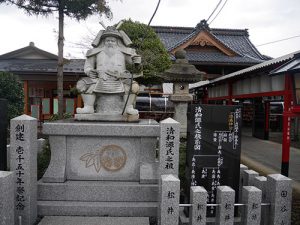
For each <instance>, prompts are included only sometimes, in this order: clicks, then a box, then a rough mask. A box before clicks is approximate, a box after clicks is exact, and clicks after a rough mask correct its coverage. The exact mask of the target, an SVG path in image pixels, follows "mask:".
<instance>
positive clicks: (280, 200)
mask: <svg viewBox="0 0 300 225" xmlns="http://www.w3.org/2000/svg"><path fill="white" fill-rule="evenodd" d="M266 188H267V190H268V191H267V202H270V203H271V207H270V215H269V218H270V223H269V224H270V225H289V224H291V208H292V180H291V179H290V178H288V177H285V176H283V175H281V174H272V175H269V176H268V177H267V187H266Z"/></svg>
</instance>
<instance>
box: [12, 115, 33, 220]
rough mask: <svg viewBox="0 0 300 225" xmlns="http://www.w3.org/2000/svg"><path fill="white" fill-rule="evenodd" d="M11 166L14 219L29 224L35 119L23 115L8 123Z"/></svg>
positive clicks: (31, 213)
mask: <svg viewBox="0 0 300 225" xmlns="http://www.w3.org/2000/svg"><path fill="white" fill-rule="evenodd" d="M10 127H11V131H10V153H11V154H10V168H11V171H14V172H15V181H14V183H15V195H16V198H15V220H16V221H19V217H21V220H22V225H32V224H33V223H34V222H35V221H36V217H37V202H36V201H37V120H36V119H35V118H33V117H30V116H27V115H22V116H19V117H16V118H14V119H12V120H11V122H10Z"/></svg>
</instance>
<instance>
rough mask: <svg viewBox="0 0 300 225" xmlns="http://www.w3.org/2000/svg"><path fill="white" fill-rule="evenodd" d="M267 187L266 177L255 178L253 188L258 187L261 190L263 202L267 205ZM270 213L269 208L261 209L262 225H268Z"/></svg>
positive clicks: (263, 207)
mask: <svg viewBox="0 0 300 225" xmlns="http://www.w3.org/2000/svg"><path fill="white" fill-rule="evenodd" d="M266 185H267V178H266V177H264V176H258V177H255V178H254V180H253V186H255V187H257V188H258V189H259V190H261V191H262V200H261V201H262V202H263V203H266V202H267V199H266V192H267V190H266ZM268 211H269V207H268V206H262V209H261V221H260V224H261V225H267V224H268Z"/></svg>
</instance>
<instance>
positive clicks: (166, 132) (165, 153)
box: [159, 118, 180, 176]
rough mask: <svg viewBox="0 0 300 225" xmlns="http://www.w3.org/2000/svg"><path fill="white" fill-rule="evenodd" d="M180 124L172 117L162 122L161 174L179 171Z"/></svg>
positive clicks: (176, 173) (175, 173)
mask: <svg viewBox="0 0 300 225" xmlns="http://www.w3.org/2000/svg"><path fill="white" fill-rule="evenodd" d="M179 135H180V124H179V123H178V122H177V121H175V120H173V119H172V118H168V119H165V120H163V121H161V122H160V144H159V149H160V150H159V176H161V175H164V174H173V175H176V176H178V171H179Z"/></svg>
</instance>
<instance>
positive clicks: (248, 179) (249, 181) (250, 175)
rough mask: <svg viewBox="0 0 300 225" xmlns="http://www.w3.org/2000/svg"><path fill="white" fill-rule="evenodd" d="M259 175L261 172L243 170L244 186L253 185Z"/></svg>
mask: <svg viewBox="0 0 300 225" xmlns="http://www.w3.org/2000/svg"><path fill="white" fill-rule="evenodd" d="M258 176H259V174H258V173H257V172H256V171H254V170H244V172H243V180H244V186H251V185H253V180H254V178H255V177H258Z"/></svg>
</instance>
